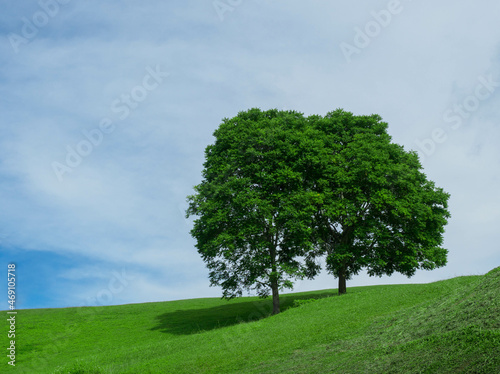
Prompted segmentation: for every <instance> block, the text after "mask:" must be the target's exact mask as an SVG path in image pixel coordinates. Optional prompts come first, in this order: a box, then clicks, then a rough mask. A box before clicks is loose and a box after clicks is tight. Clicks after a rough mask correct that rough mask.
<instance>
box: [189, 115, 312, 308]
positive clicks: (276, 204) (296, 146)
mask: <svg viewBox="0 0 500 374" xmlns="http://www.w3.org/2000/svg"><path fill="white" fill-rule="evenodd" d="M308 131H310V129H308V127H307V122H306V121H305V119H304V117H303V116H302V115H301V114H299V113H296V112H283V111H278V110H269V111H267V112H262V111H260V110H259V109H251V110H249V111H247V112H241V113H239V114H238V116H236V117H234V118H231V119H224V120H223V122H222V124H221V125H220V127H219V128H218V129H217V130H216V131H215V133H214V136H215V138H216V141H215V144H213V145H209V146H208V147H207V148H206V151H205V157H206V162H205V164H204V170H203V181H202V182H201V183H200V184H199V185H198V186H196V187H195V191H196V194H195V195H193V196H190V197H189V198H188V200H189V203H190V206H189V208H188V215H189V214H195V215H197V216H198V217H199V218H198V219H196V220H195V222H194V228H193V230H192V231H191V233H192V235H193V236H194V237H195V238H196V239H197V248H198V251H199V253H200V254H201V256H202V258H203V260H204V261H205V262H206V264H207V267H208V268H209V270H210V273H209V277H210V280H211V284H212V285H218V286H221V287H222V289H223V296H224V297H226V298H231V297H235V296H240V295H241V294H242V291H243V290H256V291H257V293H258V294H259V295H260V296H267V295H268V294H269V291H271V292H272V294H273V313H279V290H280V289H283V288H291V287H292V284H293V283H292V280H293V279H302V278H304V277H309V278H311V277H313V276H314V275H316V273H317V272H318V270H319V266H318V265H317V264H316V263H315V262H314V261H313V260H312V258H311V255H310V254H311V253H312V249H313V243H312V241H311V239H312V230H313V220H312V218H313V215H314V212H315V209H316V205H317V203H318V194H317V193H314V192H313V191H311V190H308V189H306V184H305V183H304V174H305V170H306V168H307V164H306V163H304V161H303V155H307V154H309V153H310V152H311V151H310V150H309V149H308V143H310V141H309V140H308V139H307V138H306V135H307V132H308ZM310 149H311V150H312V151H314V150H315V149H316V147H310ZM304 160H306V161H307V156H306V157H305V158H304Z"/></svg>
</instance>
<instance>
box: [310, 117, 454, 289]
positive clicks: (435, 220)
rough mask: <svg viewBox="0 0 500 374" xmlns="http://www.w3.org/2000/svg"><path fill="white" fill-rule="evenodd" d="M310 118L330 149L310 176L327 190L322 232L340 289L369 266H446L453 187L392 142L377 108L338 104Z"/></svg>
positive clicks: (378, 271) (380, 269)
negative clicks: (364, 110)
mask: <svg viewBox="0 0 500 374" xmlns="http://www.w3.org/2000/svg"><path fill="white" fill-rule="evenodd" d="M309 120H310V121H309V122H310V124H311V126H312V127H313V128H314V129H316V130H317V133H316V136H318V137H319V138H321V139H322V143H321V145H320V147H322V148H323V149H324V150H326V152H323V153H322V154H323V158H322V160H321V162H319V163H318V164H317V165H316V168H315V169H314V170H313V171H312V172H311V175H310V176H309V177H308V179H309V180H310V183H311V188H312V189H314V190H315V191H317V192H318V193H319V194H321V196H322V203H321V204H319V205H318V209H317V211H316V214H315V217H316V224H315V235H316V236H315V237H316V239H317V243H318V246H319V248H320V249H321V251H320V252H321V253H326V255H327V258H326V266H327V269H328V271H329V272H330V273H332V274H333V275H334V276H335V277H337V278H338V279H339V288H338V291H339V294H343V293H345V292H346V280H348V279H350V278H351V277H352V275H355V274H358V272H359V271H360V270H361V269H362V268H366V269H367V270H368V274H369V275H371V276H373V275H378V276H381V275H383V274H388V275H390V274H392V273H393V272H400V273H402V274H405V275H407V276H412V275H413V274H414V273H415V271H416V270H417V269H426V270H431V269H434V268H436V267H440V266H444V265H445V264H446V256H447V250H446V249H444V248H441V244H442V242H443V236H442V234H443V232H444V226H445V225H446V223H447V218H449V216H450V215H449V212H448V210H447V201H448V198H449V194H447V193H445V192H444V191H443V190H442V189H441V188H437V187H436V186H435V185H434V183H433V182H432V181H429V180H427V178H426V176H425V174H423V173H422V171H421V169H422V166H421V164H420V162H419V160H418V156H417V154H416V153H414V152H406V151H405V150H404V149H403V147H402V146H399V145H397V144H394V143H391V137H390V136H389V135H388V134H387V124H386V123H384V122H381V118H380V117H379V116H378V115H372V116H354V115H353V114H352V113H348V112H344V111H342V110H337V111H335V112H331V113H329V114H328V115H326V116H325V117H324V118H323V117H319V116H314V117H310V118H309Z"/></svg>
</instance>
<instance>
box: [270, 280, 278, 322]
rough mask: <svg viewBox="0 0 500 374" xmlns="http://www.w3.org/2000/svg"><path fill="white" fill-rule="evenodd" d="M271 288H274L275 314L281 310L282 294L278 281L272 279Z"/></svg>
mask: <svg viewBox="0 0 500 374" xmlns="http://www.w3.org/2000/svg"><path fill="white" fill-rule="evenodd" d="M271 289H272V290H273V314H278V313H279V312H280V294H279V289H278V282H277V281H274V280H273V281H272V284H271Z"/></svg>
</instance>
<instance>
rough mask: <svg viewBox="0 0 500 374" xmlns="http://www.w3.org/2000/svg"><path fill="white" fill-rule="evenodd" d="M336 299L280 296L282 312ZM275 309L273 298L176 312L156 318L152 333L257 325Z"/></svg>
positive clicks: (194, 331) (311, 296)
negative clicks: (309, 302)
mask: <svg viewBox="0 0 500 374" xmlns="http://www.w3.org/2000/svg"><path fill="white" fill-rule="evenodd" d="M333 295H336V293H334V292H333V291H331V292H328V291H325V292H323V293H318V294H313V295H300V294H299V295H294V294H288V295H283V296H280V309H281V312H284V311H286V310H287V309H290V308H292V307H293V304H294V301H295V300H307V299H321V298H325V297H329V296H333ZM272 310H273V306H272V300H271V298H269V297H268V298H266V299H256V300H254V301H248V302H234V301H233V302H228V304H226V305H221V306H216V307H211V308H204V309H186V310H176V311H175V312H168V313H164V314H160V315H159V316H158V317H156V320H157V321H158V325H157V326H155V327H153V328H152V329H151V330H159V331H161V332H164V333H168V334H175V335H190V334H196V333H199V332H201V331H209V330H213V329H218V328H221V327H225V326H232V325H236V324H239V323H243V322H252V321H257V320H260V319H262V318H266V317H269V316H270V315H271V313H272Z"/></svg>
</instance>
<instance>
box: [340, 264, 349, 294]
mask: <svg viewBox="0 0 500 374" xmlns="http://www.w3.org/2000/svg"><path fill="white" fill-rule="evenodd" d="M346 292H347V286H346V281H345V271H344V270H342V271H341V272H340V273H339V295H343V294H345V293H346Z"/></svg>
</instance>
